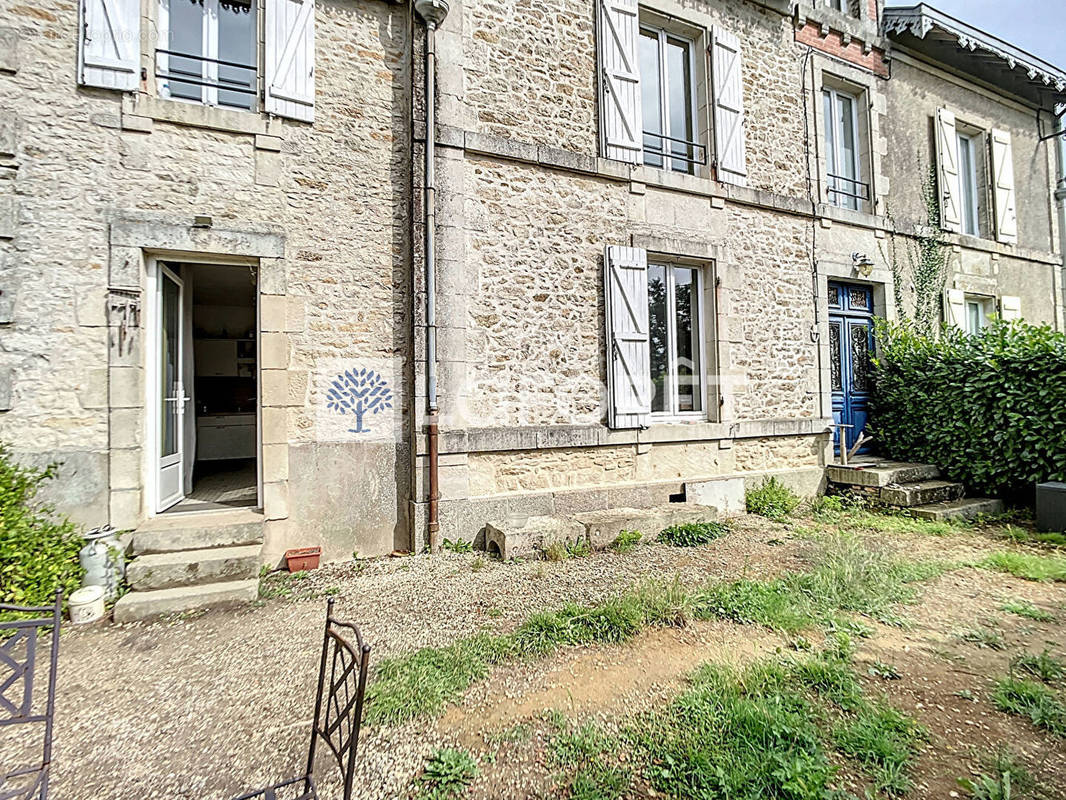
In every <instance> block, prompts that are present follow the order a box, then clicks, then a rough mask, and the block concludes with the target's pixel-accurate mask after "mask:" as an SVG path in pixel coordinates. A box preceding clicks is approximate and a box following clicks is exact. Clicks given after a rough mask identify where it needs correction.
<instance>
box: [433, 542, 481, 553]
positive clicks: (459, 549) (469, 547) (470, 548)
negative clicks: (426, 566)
mask: <svg viewBox="0 0 1066 800" xmlns="http://www.w3.org/2000/svg"><path fill="white" fill-rule="evenodd" d="M441 547H442V548H443V549H444V550H447V551H448V552H449V553H473V552H474V543H473V542H468V541H466V540H465V539H445V540H444V542H442V543H441Z"/></svg>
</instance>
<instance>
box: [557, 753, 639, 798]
mask: <svg viewBox="0 0 1066 800" xmlns="http://www.w3.org/2000/svg"><path fill="white" fill-rule="evenodd" d="M569 788H570V795H569V797H570V800H619V798H621V797H623V796H624V795H625V791H626V789H628V788H629V773H628V772H626V771H625V770H622V769H619V768H617V767H609V766H606V765H605V764H602V763H599V762H593V763H591V764H587V765H583V766H582V767H580V768H579V769H578V771H577V773H576V774H575V775H574V778H573V780H572V781H570V786H569Z"/></svg>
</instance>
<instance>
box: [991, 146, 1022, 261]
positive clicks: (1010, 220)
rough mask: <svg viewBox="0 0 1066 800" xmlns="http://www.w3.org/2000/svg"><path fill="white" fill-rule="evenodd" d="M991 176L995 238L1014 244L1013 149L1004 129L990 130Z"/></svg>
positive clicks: (1016, 222)
mask: <svg viewBox="0 0 1066 800" xmlns="http://www.w3.org/2000/svg"><path fill="white" fill-rule="evenodd" d="M992 176H993V178H994V180H995V186H994V192H993V194H994V195H995V204H996V239H997V240H998V241H1000V242H1004V243H1007V244H1015V243H1017V241H1018V208H1017V200H1016V199H1015V194H1014V151H1013V148H1012V147H1011V141H1010V134H1009V133H1007V132H1006V131H1000V130H993V131H992Z"/></svg>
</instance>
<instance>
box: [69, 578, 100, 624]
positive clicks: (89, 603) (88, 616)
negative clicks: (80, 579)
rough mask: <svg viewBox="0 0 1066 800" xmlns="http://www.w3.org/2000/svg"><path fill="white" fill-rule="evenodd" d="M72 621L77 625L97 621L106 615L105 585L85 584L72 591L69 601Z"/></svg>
mask: <svg viewBox="0 0 1066 800" xmlns="http://www.w3.org/2000/svg"><path fill="white" fill-rule="evenodd" d="M67 610H68V611H69V612H70V621H71V622H73V623H74V624H75V625H85V624H87V623H89V622H96V620H98V619H100V617H102V616H103V615H104V587H103V586H83V587H82V588H80V589H78V590H77V591H75V592H73V593H71V595H70V599H69V600H68V601H67Z"/></svg>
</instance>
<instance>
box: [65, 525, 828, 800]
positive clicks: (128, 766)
mask: <svg viewBox="0 0 1066 800" xmlns="http://www.w3.org/2000/svg"><path fill="white" fill-rule="evenodd" d="M807 547H808V545H807V544H806V543H805V542H803V541H800V540H791V539H789V537H788V533H787V530H786V529H785V528H784V527H783V526H780V525H775V524H773V523H769V522H767V521H765V520H761V519H758V518H749V517H742V518H741V519H740V520H739V521H738V524H737V530H736V531H735V532H734V533H733V534H731V535H730V536H728V537H726V538H724V539H722V540H719V541H718V542H716V543H715V544H714V545H713V546H711V547H704V548H695V549H679V548H672V547H666V546H662V545H645V546H641V547H638V548H637V549H636V550H635V551H633V552H631V553H629V554H627V555H617V554H612V553H601V554H596V555H594V556H592V557H589V558H582V559H574V560H569V561H564V562H559V563H547V562H527V563H518V564H503V563H499V562H496V561H491V560H488V559H485V558H484V557H483V556H479V555H477V554H464V555H457V554H442V555H440V556H437V557H430V556H424V555H423V556H412V557H406V558H391V559H379V560H375V561H369V562H358V563H349V564H343V565H334V566H328V567H324V568H323V569H320V570H318V571H316V572H315V573H312V574H311V577H310V578H309V579H308V580H305V581H294V582H292V584H291V585H292V586H293V587H294V589H295V592H294V594H295V596H293V597H287V598H277V599H270V600H267V601H265V602H263V603H261V604H259V606H258V607H248V608H243V609H239V610H229V611H211V612H207V613H204V614H202V615H199V616H196V617H192V618H187V619H178V620H171V621H164V622H159V623H155V624H133V625H106V626H104V627H100V628H95V629H93V630H84V629H80V630H74V629H69V631H68V632H65V634H64V637H63V641H62V645H61V651H60V677H59V688H58V697H57V709H58V710H57V713H56V735H55V761H54V763H55V767H54V786H55V792H54V796H55V797H57V798H60V800H64V799H65V798H69V799H70V800H82V798H104V797H106V798H109V799H110V800H122V799H123V798H130V800H144V798H156V797H158V798H164V797H165V798H194V797H195V798H203V799H204V800H212V799H214V798H228V797H232V796H235V795H237V794H240V793H241V792H242V791H245V790H248V789H251V788H255V787H256V786H258V785H262V784H265V783H269V782H271V781H273V780H277V779H280V778H282V777H286V776H290V775H295V774H298V773H299V771H300V769H301V767H302V761H303V759H305V758H306V750H307V736H308V730H309V726H310V717H311V712H312V708H313V691H314V680H315V670H316V668H317V660H318V653H319V648H320V646H321V627H322V623H323V614H324V608H325V599H324V598H325V595H326V593H327V592H329V593H333V592H335V593H336V594H335V596H336V598H337V613H338V616H340V617H342V618H345V619H351V620H354V621H356V622H357V623H358V624H359V625H360V626H361V628H362V631H363V634H364V637H365V639H366V640H367V641H368V642H369V643H370V644H371V645H372V646H373V653H372V654H371V659H372V662H371V663H372V664H373V663H374V661H377V660H380V659H381V658H385V657H388V656H392V655H397V654H399V653H401V652H406V651H410V650H414V649H417V648H419V647H425V646H435V645H441V644H446V643H449V642H451V641H454V640H455V639H456V638H459V637H462V636H465V635H468V634H471V633H474V632H476V631H478V630H480V629H482V628H485V627H489V628H492V629H496V630H507V629H509V628H512V627H514V626H516V625H517V624H518V623H519V622H521V621H522V620H524V619H525V618H526V617H527V616H528V615H529V613H530V612H531V611H532V610H536V609H545V608H553V607H557V606H560V605H562V604H563V603H565V602H567V601H575V602H578V603H592V602H596V601H598V600H601V599H603V598H604V597H606V596H609V595H611V594H614V593H616V592H618V591H620V590H622V589H624V588H626V587H629V586H632V585H633V584H637V583H639V582H641V581H643V580H647V579H649V578H664V577H667V578H671V577H672V576H674V575H679V576H680V577H681V579H682V580H684V581H686V582H688V581H691V582H698V581H702V580H706V579H707V578H709V577H712V576H724V575H740V574H747V575H749V576H760V575H766V574H770V573H773V572H776V571H780V570H787V569H796V568H802V566H803V564H804V562H803V560H802V553H803V552H804V550H805V549H806V548H807ZM519 679H520V676H517V675H516V676H515V680H519ZM434 730H435V729H434V726H433V724H432V723H430V724H428V725H427V723H425V722H415V723H411V724H408V725H404V726H397V727H388V728H368V729H365V730H364V733H363V737H362V739H361V741H360V750H361V755H360V766H359V770H358V774H357V777H356V783H357V784H359V785H361V786H362V787H363V788H362V790H361V791H360V792H359V796H360V797H364V798H395V797H401V796H403V795H404V791H405V790H404V787H406V786H407V784H408V782H409V781H410V779H411V776H412V775H414V774H415V773H416V772H418V770H419V769H420V768H421V767H422V765H423V764H424V762H425V758H426V757H427V756H428V755H430V754H431V753H432V752H433V751H434V750H436V748H437V747H439V746H440V744H441V741H440V737H439V735H438V734H436V733H435V732H434ZM321 774H322V776H323V778H324V779H327V780H326V784H327V785H326V786H325V787H324V788H325V789H326V792H325V796H326V797H327V798H328V797H330V796H331V795H332V793H331V792H330V791H329V788H330V787H329V785H328V783H329V780H328V779H331V778H332V777H333V773H329V772H327V771H326V770H321Z"/></svg>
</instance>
